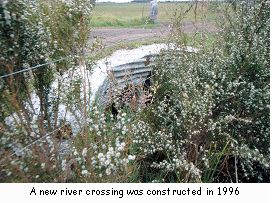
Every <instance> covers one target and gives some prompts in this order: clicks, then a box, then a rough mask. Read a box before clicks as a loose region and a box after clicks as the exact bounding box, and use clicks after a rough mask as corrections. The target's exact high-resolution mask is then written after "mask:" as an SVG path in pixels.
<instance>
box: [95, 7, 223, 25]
mask: <svg viewBox="0 0 278 203" xmlns="http://www.w3.org/2000/svg"><path fill="white" fill-rule="evenodd" d="M190 5H191V4H190V3H185V2H179V3H169V2H164V3H162V2H160V3H159V4H158V7H159V11H158V23H157V24H151V23H148V16H149V12H150V5H149V3H121V4H117V3H97V4H96V5H95V9H94V13H93V17H92V19H91V25H92V26H93V27H150V28H152V27H154V26H158V25H159V24H161V23H170V22H171V21H172V19H173V18H175V19H176V18H178V16H177V15H176V16H175V14H180V13H182V12H185V11H186V10H188V8H189V7H190ZM195 6H196V5H194V6H193V7H192V8H191V10H190V11H189V12H188V13H187V14H186V15H185V17H184V19H183V20H184V21H193V20H197V21H198V20H201V19H202V18H205V19H206V20H208V21H214V20H215V19H216V17H217V16H218V14H219V7H220V6H219V5H212V4H208V3H203V4H201V3H199V4H197V6H196V7H195Z"/></svg>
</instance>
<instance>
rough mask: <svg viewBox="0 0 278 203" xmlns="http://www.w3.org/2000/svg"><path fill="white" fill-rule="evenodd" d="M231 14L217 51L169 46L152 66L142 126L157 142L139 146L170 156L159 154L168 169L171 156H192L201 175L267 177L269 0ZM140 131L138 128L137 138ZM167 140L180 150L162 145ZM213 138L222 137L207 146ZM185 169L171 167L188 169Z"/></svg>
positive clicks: (257, 179) (214, 178)
mask: <svg viewBox="0 0 278 203" xmlns="http://www.w3.org/2000/svg"><path fill="white" fill-rule="evenodd" d="M227 18H228V19H227V21H225V22H229V24H226V23H225V24H224V26H223V30H224V31H223V32H220V33H219V34H218V35H217V36H216V38H217V39H218V40H217V41H216V43H215V44H214V47H213V51H212V50H211V49H208V50H207V49H203V50H200V51H199V52H198V53H197V54H190V53H187V49H186V48H184V46H177V47H176V50H179V52H178V53H177V52H176V51H172V50H171V51H166V52H165V54H164V55H163V56H162V57H161V58H160V60H159V64H158V65H157V66H156V69H155V71H154V74H155V81H156V82H157V83H156V84H157V87H156V93H155V95H154V97H155V98H156V100H155V102H154V104H152V106H151V108H150V109H147V110H146V113H144V114H143V115H144V116H143V117H142V123H143V126H146V127H142V126H140V127H139V126H138V127H137V128H138V129H139V128H140V129H145V128H146V130H147V137H146V138H144V137H143V139H147V140H148V139H152V140H153V141H151V146H153V149H152V150H150V151H149V149H147V148H149V147H150V146H148V145H147V143H148V142H146V141H144V140H143V141H142V143H141V145H142V146H143V147H142V150H143V152H144V150H147V152H148V153H149V154H151V155H154V154H155V153H157V151H162V152H164V153H166V152H167V154H168V155H170V158H169V159H168V160H167V159H166V158H164V160H159V161H158V160H156V161H158V162H159V163H158V164H160V168H159V169H160V173H161V172H162V173H165V175H166V174H167V173H168V172H170V171H171V170H173V169H172V168H171V166H172V163H171V160H172V159H176V158H175V157H178V158H179V159H180V161H181V162H182V161H187V162H188V161H192V163H193V164H194V165H195V166H196V167H197V169H199V176H200V177H201V176H202V172H203V173H204V174H205V176H204V177H203V178H202V179H203V180H204V181H220V182H223V181H227V182H231V181H232V182H236V181H239V182H249V181H251V182H261V181H263V182H268V181H269V66H270V65H269V46H270V41H269V1H260V2H258V3H256V4H254V6H252V5H250V4H249V3H248V2H246V1H242V2H240V6H238V9H237V10H236V11H235V13H234V15H233V17H230V16H227ZM162 130H164V133H165V137H166V138H167V139H165V140H164V139H163V138H161V137H162V135H163V136H164V134H161V131H162ZM139 131H140V130H139ZM142 133H143V132H138V139H139V140H140V139H141V138H142ZM139 137H141V138H139ZM169 140H170V141H169ZM168 142H174V143H175V144H174V145H173V146H175V148H177V147H178V148H180V149H179V151H178V152H175V153H173V152H172V151H173V150H172V149H169V148H167V147H165V146H167V143H168ZM177 143H178V144H177ZM180 143H183V144H180ZM211 143H216V144H217V149H216V150H214V151H213V152H212V151H208V150H209V148H210V145H211ZM227 143H229V145H228V146H227V145H226V144H227ZM157 145H158V146H162V148H157ZM227 149H229V150H227ZM192 151H193V152H194V151H195V152H194V153H193V152H192ZM144 153H146V152H144ZM208 153H214V154H215V155H211V154H208ZM193 155H194V156H193ZM208 156H209V157H208ZM212 157H215V158H212ZM234 157H237V158H238V163H237V164H235V163H234V162H233V160H234ZM163 162H164V165H163V164H162V163H163ZM167 165H168V167H169V170H165V167H166V169H167ZM235 165H236V166H235ZM224 166H225V167H227V168H228V169H227V170H228V171H224V170H226V169H225V167H224ZM236 168H237V169H236ZM186 169H188V167H186V166H183V167H176V168H175V169H174V170H175V171H180V172H181V173H183V174H184V175H185V174H190V171H188V170H187V171H186ZM184 170H185V172H182V171H184ZM197 171H198V170H197ZM201 171H202V172H201ZM216 171H218V172H217V173H216ZM236 171H237V172H236ZM236 173H238V174H236ZM208 174H209V175H208ZM225 174H230V176H228V175H225ZM237 176H238V179H237V178H236V177H237ZM185 177H186V176H185ZM183 180H184V179H183ZM193 181H196V180H193Z"/></svg>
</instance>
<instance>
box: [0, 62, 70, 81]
mask: <svg viewBox="0 0 278 203" xmlns="http://www.w3.org/2000/svg"><path fill="white" fill-rule="evenodd" d="M68 58H69V57H64V58H61V59H57V60H54V61H50V62H47V63H44V64H39V65H36V66H33V67H31V68H26V69H22V70H19V71H15V72H12V73H9V74H6V75H2V76H0V78H6V77H9V76H12V75H16V74H18V73H23V72H27V71H30V70H33V69H37V68H41V67H45V66H47V65H50V64H54V63H57V62H60V61H64V60H66V59H68Z"/></svg>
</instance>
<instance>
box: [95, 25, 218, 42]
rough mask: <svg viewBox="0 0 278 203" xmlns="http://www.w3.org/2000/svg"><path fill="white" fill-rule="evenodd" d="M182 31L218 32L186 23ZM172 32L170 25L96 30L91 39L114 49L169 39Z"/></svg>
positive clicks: (204, 26)
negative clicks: (120, 46) (120, 45)
mask: <svg viewBox="0 0 278 203" xmlns="http://www.w3.org/2000/svg"><path fill="white" fill-rule="evenodd" d="M182 29H183V31H184V32H186V33H194V32H199V31H201V30H203V31H205V32H213V31H215V30H216V28H215V27H214V26H213V25H211V24H201V23H197V24H194V23H192V22H188V23H184V24H183V28H182ZM170 32H171V26H170V25H161V26H160V27H157V28H95V29H93V30H92V31H91V34H90V39H91V40H94V39H96V38H99V39H101V41H102V43H103V45H104V46H105V47H112V46H114V45H117V44H125V43H128V42H135V41H144V40H151V39H159V38H161V37H167V36H168V35H169V34H170Z"/></svg>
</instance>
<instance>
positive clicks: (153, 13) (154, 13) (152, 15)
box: [150, 0, 158, 23]
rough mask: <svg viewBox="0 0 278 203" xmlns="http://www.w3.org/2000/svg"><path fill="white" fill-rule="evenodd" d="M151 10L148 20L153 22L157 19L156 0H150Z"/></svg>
mask: <svg viewBox="0 0 278 203" xmlns="http://www.w3.org/2000/svg"><path fill="white" fill-rule="evenodd" d="M150 5H151V11H150V20H151V21H152V22H153V23H155V22H156V21H157V14H158V5H157V0H151V1H150Z"/></svg>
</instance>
